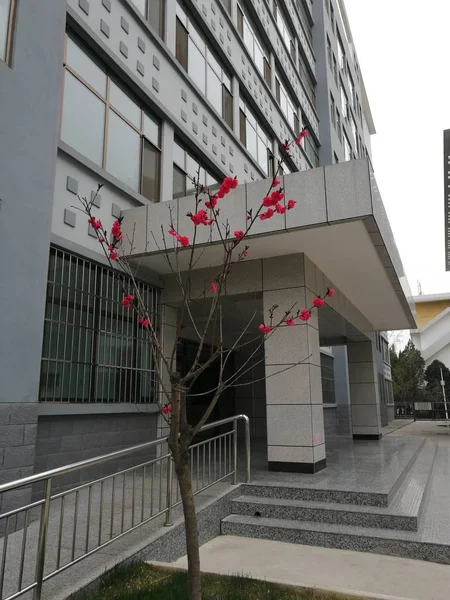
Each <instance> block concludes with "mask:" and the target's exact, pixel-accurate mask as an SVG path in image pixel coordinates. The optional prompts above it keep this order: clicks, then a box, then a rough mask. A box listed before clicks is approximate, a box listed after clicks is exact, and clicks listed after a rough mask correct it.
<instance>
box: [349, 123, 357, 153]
mask: <svg viewBox="0 0 450 600" xmlns="http://www.w3.org/2000/svg"><path fill="white" fill-rule="evenodd" d="M350 124H351V127H352V134H353V139H354V141H355V146H356V147H358V131H357V129H356V121H355V119H354V118H353V115H351V117H350Z"/></svg>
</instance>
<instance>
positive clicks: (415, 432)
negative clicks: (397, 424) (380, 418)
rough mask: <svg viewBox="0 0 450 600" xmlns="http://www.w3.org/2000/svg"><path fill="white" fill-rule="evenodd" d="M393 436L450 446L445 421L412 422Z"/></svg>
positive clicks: (449, 429) (392, 435)
mask: <svg viewBox="0 0 450 600" xmlns="http://www.w3.org/2000/svg"><path fill="white" fill-rule="evenodd" d="M394 436H395V437H404V436H406V437H421V438H427V439H430V440H432V441H433V442H435V443H436V444H439V445H440V446H450V427H447V425H446V422H445V421H416V422H415V423H414V422H412V423H411V424H409V425H408V426H407V427H403V428H401V429H397V431H394V432H393V433H391V434H390V437H394ZM449 595H450V594H449Z"/></svg>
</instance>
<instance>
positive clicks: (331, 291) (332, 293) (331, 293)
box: [327, 288, 335, 298]
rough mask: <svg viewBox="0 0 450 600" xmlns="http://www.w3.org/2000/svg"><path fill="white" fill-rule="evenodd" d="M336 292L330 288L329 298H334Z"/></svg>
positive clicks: (328, 291)
mask: <svg viewBox="0 0 450 600" xmlns="http://www.w3.org/2000/svg"><path fill="white" fill-rule="evenodd" d="M334 293H335V290H334V289H333V288H328V290H327V296H329V297H330V298H331V297H332V296H334Z"/></svg>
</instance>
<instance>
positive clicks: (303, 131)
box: [295, 127, 308, 146]
mask: <svg viewBox="0 0 450 600" xmlns="http://www.w3.org/2000/svg"><path fill="white" fill-rule="evenodd" d="M307 135H308V131H307V130H306V127H304V128H303V129H302V130H301V131H300V133H299V134H298V136H297V138H296V140H295V143H296V144H297V146H299V145H300V143H301V141H302V139H303V138H305V137H306V136H307Z"/></svg>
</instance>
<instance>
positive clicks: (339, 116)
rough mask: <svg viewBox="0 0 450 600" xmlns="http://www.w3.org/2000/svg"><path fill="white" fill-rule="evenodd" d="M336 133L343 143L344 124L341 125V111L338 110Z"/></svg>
mask: <svg viewBox="0 0 450 600" xmlns="http://www.w3.org/2000/svg"><path fill="white" fill-rule="evenodd" d="M336 131H337V134H338V138H339V141H340V142H342V124H341V115H340V114H339V111H338V110H337V109H336Z"/></svg>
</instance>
